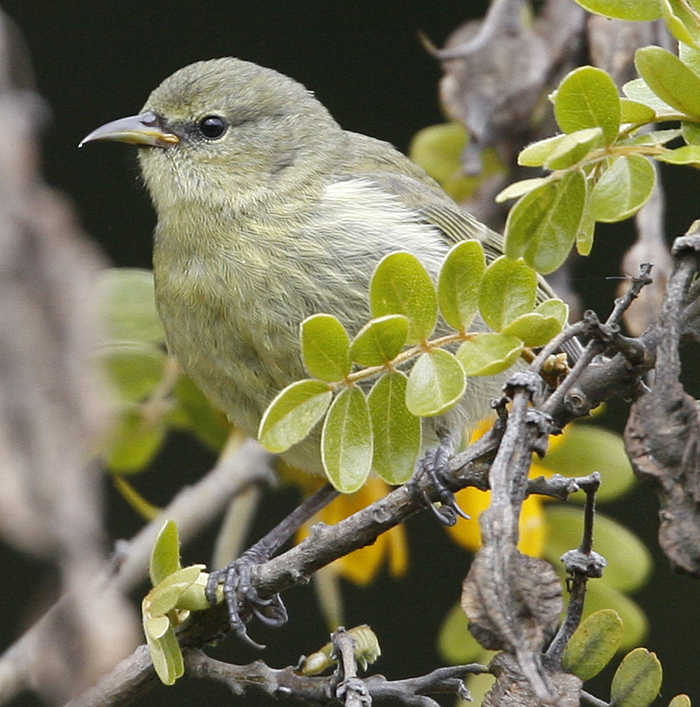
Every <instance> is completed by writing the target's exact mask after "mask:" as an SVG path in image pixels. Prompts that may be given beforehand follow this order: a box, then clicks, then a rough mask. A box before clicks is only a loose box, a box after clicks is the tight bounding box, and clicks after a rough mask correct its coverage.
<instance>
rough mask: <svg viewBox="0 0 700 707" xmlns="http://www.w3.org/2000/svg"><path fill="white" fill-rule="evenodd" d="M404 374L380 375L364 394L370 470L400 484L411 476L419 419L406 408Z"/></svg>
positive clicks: (417, 449)
mask: <svg viewBox="0 0 700 707" xmlns="http://www.w3.org/2000/svg"><path fill="white" fill-rule="evenodd" d="M406 385H407V380H406V376H405V375H404V374H403V373H400V372H395V373H388V374H386V375H383V376H381V378H379V380H378V381H377V382H376V383H375V384H374V386H373V387H372V390H371V391H370V393H369V396H368V400H367V402H368V404H369V414H370V419H371V421H372V438H373V440H374V457H373V460H372V467H373V469H374V471H375V472H376V473H377V474H378V475H379V476H380V477H381V478H382V479H384V481H386V482H387V483H388V484H391V485H392V486H395V485H397V484H403V483H405V482H406V481H408V480H409V479H410V478H411V477H412V476H413V472H414V469H415V466H416V461H417V460H418V456H419V454H420V450H421V421H420V419H419V418H417V417H416V416H415V415H412V414H411V413H410V412H409V411H408V408H407V407H406Z"/></svg>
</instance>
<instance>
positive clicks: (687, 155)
mask: <svg viewBox="0 0 700 707" xmlns="http://www.w3.org/2000/svg"><path fill="white" fill-rule="evenodd" d="M656 159H657V160H659V161H660V162H668V163H669V164H687V165H691V166H693V167H700V146H698V145H684V146H683V147H678V148H676V149H675V150H671V151H670V152H665V153H664V154H663V155H657V156H656Z"/></svg>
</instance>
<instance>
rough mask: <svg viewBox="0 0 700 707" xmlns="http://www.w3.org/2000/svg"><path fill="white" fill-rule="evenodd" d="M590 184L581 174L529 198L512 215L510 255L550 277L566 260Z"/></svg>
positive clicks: (508, 234)
mask: <svg viewBox="0 0 700 707" xmlns="http://www.w3.org/2000/svg"><path fill="white" fill-rule="evenodd" d="M585 203H586V180H585V177H584V176H583V174H581V172H579V171H575V172H570V173H568V174H566V175H565V176H564V177H563V178H562V179H560V180H557V181H551V182H547V183H546V184H543V185H542V186H541V187H538V188H537V189H534V190H533V191H531V192H530V193H529V194H526V195H525V196H524V197H523V198H522V199H520V201H518V202H517V203H516V204H515V206H513V208H512V209H511V210H510V213H509V214H508V220H507V221H506V255H507V256H508V257H509V258H520V257H523V258H525V261H526V262H527V263H528V264H529V265H531V266H532V267H533V268H535V270H537V271H538V272H541V273H544V274H547V273H550V272H552V271H554V270H556V269H557V268H558V267H559V266H560V265H561V264H562V263H563V262H564V260H566V256H567V255H568V254H569V251H570V250H571V246H572V245H573V244H574V241H575V240H576V234H577V232H578V229H579V225H580V223H581V220H582V217H583V210H584V206H585Z"/></svg>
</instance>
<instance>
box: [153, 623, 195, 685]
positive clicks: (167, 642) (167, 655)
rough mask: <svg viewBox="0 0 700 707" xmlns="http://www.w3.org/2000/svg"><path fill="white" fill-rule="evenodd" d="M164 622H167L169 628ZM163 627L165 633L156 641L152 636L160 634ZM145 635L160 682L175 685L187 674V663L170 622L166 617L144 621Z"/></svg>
mask: <svg viewBox="0 0 700 707" xmlns="http://www.w3.org/2000/svg"><path fill="white" fill-rule="evenodd" d="M164 622H167V626H166V625H165V623H164ZM157 624H160V626H158V625H157ZM161 627H165V631H164V632H163V633H162V634H161V635H160V636H159V637H158V639H157V640H156V639H154V638H153V637H152V635H151V634H152V633H156V632H158V630H159V629H160V628H161ZM144 633H145V634H146V643H148V653H149V655H150V656H151V661H152V662H153V667H154V669H155V671H156V674H157V675H158V677H159V679H160V681H161V682H162V683H163V684H164V685H173V684H175V681H176V680H177V679H178V678H181V677H182V676H183V675H184V674H185V662H184V659H183V657H182V651H181V650H180V644H179V643H178V642H177V637H176V636H175V631H174V630H173V627H172V626H171V625H170V622H169V621H168V620H167V618H166V617H165V616H162V617H158V618H156V619H144Z"/></svg>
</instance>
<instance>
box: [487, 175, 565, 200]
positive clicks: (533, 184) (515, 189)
mask: <svg viewBox="0 0 700 707" xmlns="http://www.w3.org/2000/svg"><path fill="white" fill-rule="evenodd" d="M550 181H552V178H551V177H535V178H533V179H521V180H520V181H519V182H513V183H512V184H509V185H508V186H507V187H506V188H505V189H504V190H503V191H500V192H498V194H496V198H495V201H496V202H497V203H499V204H502V203H503V202H504V201H508V200H509V199H517V198H519V197H521V196H522V195H523V194H527V193H528V192H531V191H532V190H533V189H536V188H537V187H539V186H540V185H542V184H545V183H546V182H550Z"/></svg>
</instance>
